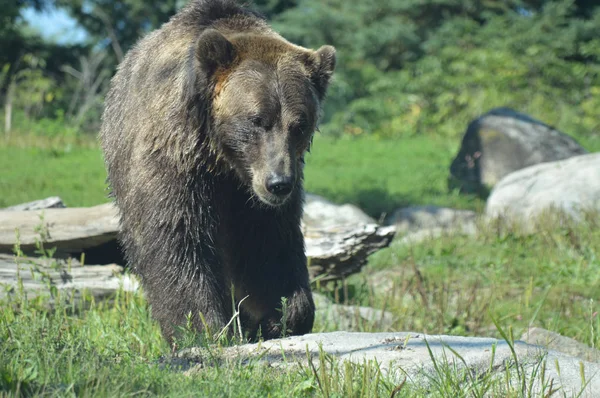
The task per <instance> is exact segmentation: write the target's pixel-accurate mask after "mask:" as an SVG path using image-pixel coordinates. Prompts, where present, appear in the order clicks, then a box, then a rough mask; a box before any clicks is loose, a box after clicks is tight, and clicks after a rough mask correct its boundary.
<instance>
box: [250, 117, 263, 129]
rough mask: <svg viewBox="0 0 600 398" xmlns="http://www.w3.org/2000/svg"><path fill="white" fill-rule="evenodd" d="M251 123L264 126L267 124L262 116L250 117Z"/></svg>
mask: <svg viewBox="0 0 600 398" xmlns="http://www.w3.org/2000/svg"><path fill="white" fill-rule="evenodd" d="M250 123H252V125H253V126H254V127H263V126H264V125H265V123H264V120H263V118H262V117H260V116H252V117H250Z"/></svg>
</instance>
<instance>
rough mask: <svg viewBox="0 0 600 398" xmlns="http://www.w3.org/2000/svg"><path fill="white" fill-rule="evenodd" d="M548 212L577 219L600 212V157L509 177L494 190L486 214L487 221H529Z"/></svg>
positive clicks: (585, 157) (551, 164)
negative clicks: (557, 211)
mask: <svg viewBox="0 0 600 398" xmlns="http://www.w3.org/2000/svg"><path fill="white" fill-rule="evenodd" d="M548 209H558V210H562V211H563V212H565V213H567V214H569V215H571V216H575V217H577V216H578V215H581V212H582V211H587V210H600V153H592V154H588V155H581V156H576V157H572V158H570V159H566V160H561V161H557V162H549V163H543V164H539V165H535V166H531V167H527V168H525V169H522V170H519V171H516V172H514V173H511V174H509V175H508V176H506V177H505V178H503V179H502V180H501V181H500V182H499V183H498V184H497V185H496V187H494V189H493V191H492V192H491V194H490V197H489V198H488V200H487V203H486V209H485V213H486V215H487V216H488V217H504V218H508V219H514V220H521V221H528V220H531V219H532V218H535V217H536V216H539V215H540V213H542V212H543V211H545V210H548Z"/></svg>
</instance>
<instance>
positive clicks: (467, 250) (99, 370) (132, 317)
mask: <svg viewBox="0 0 600 398" xmlns="http://www.w3.org/2000/svg"><path fill="white" fill-rule="evenodd" d="M599 224H600V216H599V215H597V214H596V215H593V214H591V215H590V216H589V217H588V218H587V219H586V220H585V221H584V222H583V223H580V224H574V223H568V222H562V223H561V224H557V223H549V224H548V225H547V226H546V227H545V228H544V229H543V230H542V232H540V233H538V234H535V235H529V236H526V237H524V236H521V235H520V234H518V233H517V232H516V231H512V230H498V229H496V228H493V226H492V227H488V228H482V229H481V232H480V234H479V235H477V236H475V237H465V236H461V235H454V234H450V235H447V236H444V237H441V238H438V239H432V240H429V241H425V242H422V243H419V244H414V245H410V246H405V245H401V244H400V243H399V241H396V242H395V243H394V244H393V245H392V246H391V247H390V248H388V249H385V250H382V251H380V252H378V253H377V254H375V255H373V256H372V258H371V260H370V263H369V265H368V267H367V269H365V271H364V272H362V273H361V274H358V275H355V276H352V277H350V278H349V279H348V280H347V281H346V283H344V284H342V285H338V286H334V285H327V286H321V287H320V288H318V289H317V290H320V291H321V292H323V293H325V294H329V295H331V296H332V297H337V298H338V299H337V301H338V302H346V303H350V304H366V305H371V306H373V307H375V308H380V309H385V310H387V311H390V312H391V313H392V314H393V316H394V318H395V321H394V323H393V325H392V326H391V327H390V328H389V330H402V331H414V332H417V333H421V332H423V333H430V334H437V333H445V334H457V335H472V336H494V337H497V338H500V339H502V338H504V337H503V336H507V335H511V336H516V337H518V336H519V335H520V334H521V333H522V332H523V331H524V330H525V329H526V328H527V327H528V326H530V325H531V326H541V327H544V328H547V329H549V330H552V331H556V332H559V333H561V334H563V335H566V336H569V337H572V338H575V339H577V340H578V341H580V342H583V343H585V344H587V345H589V346H592V347H597V346H598V345H599V344H600V337H599V334H598V330H599V328H600V321H599V318H598V317H597V315H596V313H597V311H598V305H597V302H598V300H599V299H600V277H599V276H598V275H600V257H599V256H598V251H597V250H598V248H600V229H599V228H598V226H599ZM378 273H379V275H380V277H379V278H378V279H377V278H375V276H376V275H377V274H378ZM381 273H384V275H383V276H381ZM377 280H379V282H378V283H376V282H375V281H377ZM374 286H376V287H374ZM50 293H51V294H56V292H53V291H50ZM61 297H62V299H63V300H61ZM64 299H66V300H64ZM69 301H70V300H69V297H68V296H65V293H59V296H55V302H58V303H64V302H67V303H68V302H69ZM496 323H497V325H496ZM499 328H501V329H503V330H504V332H501V331H500V330H499ZM314 330H315V331H332V330H334V326H332V325H328V324H317V325H315V329H314ZM359 330H363V331H389V330H384V329H381V328H380V327H379V323H378V322H373V323H368V322H365V323H363V324H362V325H360V327H359ZM510 339H512V338H510ZM231 343H235V341H231V342H227V341H223V340H219V341H216V342H215V341H213V340H212V339H211V338H210V337H207V336H203V335H202V336H197V335H193V334H188V335H186V336H185V338H184V339H182V340H181V341H180V345H179V348H183V347H186V346H192V345H196V346H197V345H200V346H202V347H204V348H205V349H206V350H208V351H211V352H213V353H215V354H216V356H217V357H218V352H219V348H220V347H221V346H223V345H229V344H231ZM170 352H171V348H170V347H169V346H168V345H167V344H166V343H165V342H164V341H163V340H162V339H161V336H160V332H159V328H158V326H157V325H156V323H155V322H154V321H153V320H152V319H151V316H150V312H149V309H148V307H147V305H146V303H145V301H144V300H143V298H142V297H141V295H139V294H132V293H123V292H119V293H117V295H116V297H115V298H114V300H113V301H111V302H99V303H96V302H94V301H93V300H91V299H88V301H87V302H86V303H85V305H77V306H75V305H71V304H59V305H58V306H57V307H55V308H54V309H52V310H49V309H47V307H46V305H45V301H44V300H43V299H40V298H38V299H34V300H27V299H26V297H25V296H24V295H23V293H22V292H20V290H19V289H17V291H16V295H15V296H13V298H12V299H10V301H8V302H3V303H1V304H0V396H1V395H2V394H3V393H5V394H6V395H7V396H20V395H21V396H73V395H77V396H94V397H95V396H131V395H143V396H154V395H159V396H190V395H193V396H232V397H255V396H272V397H289V396H294V397H312V396H325V397H346V396H350V397H372V396H390V395H391V393H392V391H393V390H394V389H396V388H397V387H398V386H400V384H399V383H400V382H399V381H398V380H392V379H389V378H387V377H384V376H382V375H381V374H380V373H379V370H378V368H377V366H376V365H375V364H372V363H371V364H364V365H350V364H344V363H340V362H337V361H335V360H332V359H331V358H330V357H328V356H326V355H324V354H323V355H321V356H320V357H319V358H316V363H317V365H318V366H317V367H316V368H315V369H313V368H312V367H310V366H302V367H299V368H270V367H265V365H263V364H261V363H258V362H256V361H250V363H249V364H247V363H242V361H241V360H236V359H230V360H226V361H224V362H220V361H217V362H215V361H213V360H211V356H207V357H206V358H207V362H206V363H205V366H203V367H202V368H200V369H199V370H197V371H195V372H193V374H191V375H190V374H184V373H181V372H176V371H173V370H170V369H168V368H163V367H161V366H160V358H161V357H162V356H165V355H168V354H169V353H170ZM448 355H449V357H448V358H447V361H446V362H445V361H444V359H443V358H437V359H436V360H437V361H438V362H436V364H437V367H436V372H435V373H434V374H431V375H429V376H427V377H428V378H429V380H430V382H431V387H430V388H431V389H430V390H427V391H425V390H422V387H419V386H415V385H412V384H411V383H410V382H408V383H407V384H406V385H403V386H402V388H400V389H399V391H398V392H397V394H396V395H395V396H396V397H421V396H424V395H425V394H426V393H427V394H429V395H428V396H434V397H446V396H457V397H461V396H465V397H466V396H469V397H480V396H483V395H484V393H486V392H487V393H491V394H492V396H514V397H522V396H523V397H524V396H527V394H526V391H522V390H520V389H519V383H514V384H513V385H512V386H509V387H506V384H505V378H504V377H501V378H500V379H501V380H495V379H493V378H492V377H491V376H490V375H483V376H481V377H478V378H472V375H470V374H469V373H468V372H465V371H464V370H461V369H459V368H456V366H455V365H454V364H453V361H452V359H451V358H450V356H451V354H450V352H449V353H448ZM515 366H519V364H518V359H517V363H516V364H515ZM515 369H516V368H514V367H512V368H510V369H506V372H509V373H510V375H511V377H515V373H516V370H515ZM517 373H518V372H517ZM507 374H508V373H507ZM507 377H509V376H507ZM516 377H520V376H516Z"/></svg>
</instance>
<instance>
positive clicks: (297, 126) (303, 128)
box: [289, 118, 308, 135]
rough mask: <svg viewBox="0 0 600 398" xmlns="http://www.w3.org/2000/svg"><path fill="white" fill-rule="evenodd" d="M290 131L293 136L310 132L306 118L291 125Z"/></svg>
mask: <svg viewBox="0 0 600 398" xmlns="http://www.w3.org/2000/svg"><path fill="white" fill-rule="evenodd" d="M289 129H290V132H291V133H292V134H298V135H304V134H305V133H306V132H307V130H308V128H307V125H306V120H305V119H304V118H301V119H298V120H297V121H295V122H293V123H291V124H290V126H289Z"/></svg>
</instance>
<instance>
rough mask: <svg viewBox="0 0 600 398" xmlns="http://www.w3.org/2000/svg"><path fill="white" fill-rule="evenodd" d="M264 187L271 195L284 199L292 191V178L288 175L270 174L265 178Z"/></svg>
mask: <svg viewBox="0 0 600 398" xmlns="http://www.w3.org/2000/svg"><path fill="white" fill-rule="evenodd" d="M265 187H266V188H267V191H269V192H270V193H272V194H273V195H275V196H278V197H280V198H284V197H286V196H288V195H289V194H290V193H292V189H293V187H294V177H293V176H290V175H282V174H276V173H272V174H271V175H270V176H269V177H267V181H266V183H265Z"/></svg>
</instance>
